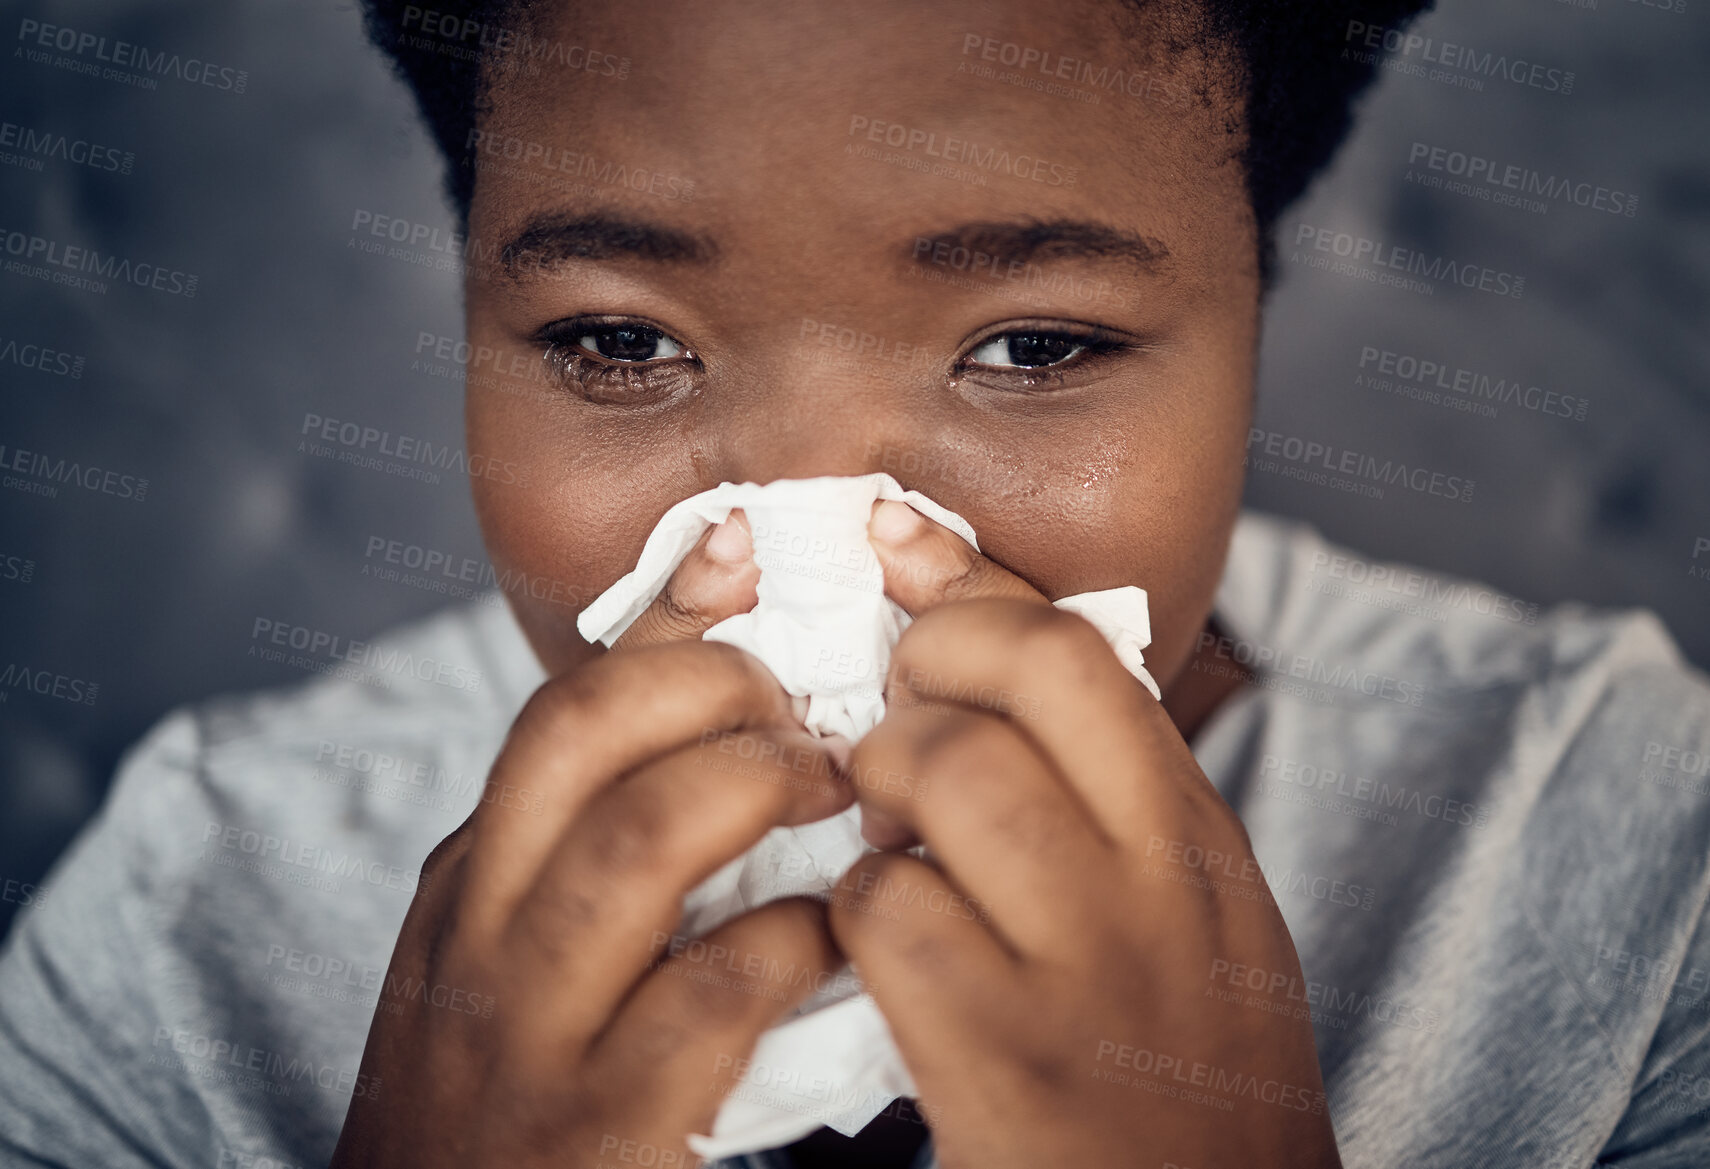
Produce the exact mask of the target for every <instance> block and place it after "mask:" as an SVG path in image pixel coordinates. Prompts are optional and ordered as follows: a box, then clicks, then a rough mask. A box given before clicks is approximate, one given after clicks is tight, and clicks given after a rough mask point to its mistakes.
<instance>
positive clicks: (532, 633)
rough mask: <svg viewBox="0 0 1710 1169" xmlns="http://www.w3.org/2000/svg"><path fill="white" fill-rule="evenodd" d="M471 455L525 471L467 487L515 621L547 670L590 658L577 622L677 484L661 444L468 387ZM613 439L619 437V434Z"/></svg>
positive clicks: (669, 449)
mask: <svg viewBox="0 0 1710 1169" xmlns="http://www.w3.org/2000/svg"><path fill="white" fill-rule="evenodd" d="M465 424H466V427H467V431H468V436H469V448H470V450H472V451H474V450H480V451H483V452H492V454H493V455H494V457H496V458H501V459H505V460H508V461H510V462H511V463H513V464H515V465H516V466H518V467H521V468H524V469H525V470H526V476H525V481H524V482H523V483H522V484H520V485H512V484H505V483H499V482H492V481H488V480H482V479H475V480H472V482H471V488H472V493H473V497H474V503H475V510H476V514H477V516H478V518H479V520H480V524H481V533H482V538H483V540H484V542H485V544H486V547H487V554H488V557H489V558H490V559H491V561H492V563H493V568H494V571H495V574H496V576H497V580H498V585H499V587H500V588H501V589H502V590H503V591H504V593H505V595H506V597H507V599H508V600H509V602H510V604H511V607H512V609H513V611H514V612H515V613H516V615H517V619H518V622H519V623H520V624H521V625H522V627H523V630H524V632H525V633H526V634H527V635H528V638H529V641H530V642H531V644H532V645H533V646H534V648H535V651H536V653H537V654H538V655H539V656H540V658H541V661H542V663H543V665H545V666H546V668H547V669H548V671H549V672H553V673H557V672H560V671H562V670H566V669H569V668H572V667H573V666H576V665H578V664H580V663H582V662H584V661H586V660H588V658H589V657H590V656H592V655H593V654H594V653H595V652H596V651H595V650H594V649H593V648H591V647H590V646H589V645H588V644H587V643H586V642H585V641H583V639H582V636H581V634H580V633H578V632H577V630H576V617H577V615H578V614H580V613H581V611H582V609H583V608H585V607H586V606H587V605H588V604H589V603H590V602H591V601H593V599H594V598H595V597H597V596H599V594H600V593H601V592H603V591H604V590H605V589H606V588H607V587H609V586H610V585H611V583H612V582H613V581H615V580H617V579H618V578H619V577H620V576H622V575H623V574H624V573H626V572H628V571H629V570H630V569H631V568H632V567H634V565H635V560H636V558H637V557H638V556H639V555H640V554H641V547H642V544H643V543H644V542H645V540H646V538H647V534H648V532H649V531H650V530H651V525H650V524H649V522H648V519H647V517H649V516H656V515H659V514H661V513H663V512H664V510H665V509H666V508H667V507H669V506H670V505H671V504H673V503H675V502H676V501H677V500H678V499H680V498H682V497H683V496H686V495H691V494H693V493H694V490H695V489H694V488H693V487H689V488H687V489H683V488H682V485H681V482H680V480H681V474H680V471H679V468H678V467H677V465H676V464H678V463H679V462H682V463H684V464H685V465H686V458H685V457H684V456H683V455H682V454H681V450H682V448H681V447H680V446H678V445H677V444H674V443H671V442H665V441H660V440H659V436H654V441H652V442H636V441H629V440H620V441H613V436H612V435H610V434H607V435H605V436H604V438H603V440H602V441H599V442H594V441H590V439H589V436H587V435H585V434H582V433H579V431H578V430H577V429H576V428H575V427H573V426H571V425H570V424H569V421H568V419H567V417H566V415H565V413H564V412H563V411H561V410H558V409H555V408H554V407H553V405H552V404H551V403H550V402H543V401H541V400H540V399H539V398H538V397H532V398H531V397H528V396H524V395H522V394H519V393H511V392H505V391H504V390H497V389H471V390H470V391H469V397H468V400H467V405H466V407H465ZM620 439H621V436H620Z"/></svg>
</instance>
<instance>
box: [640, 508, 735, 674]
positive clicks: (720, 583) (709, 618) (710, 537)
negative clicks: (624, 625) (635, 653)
mask: <svg viewBox="0 0 1710 1169" xmlns="http://www.w3.org/2000/svg"><path fill="white" fill-rule="evenodd" d="M759 581H760V566H759V565H757V564H755V563H754V542H753V539H752V537H751V536H750V535H749V532H748V517H746V516H745V515H743V514H742V512H741V511H740V510H737V511H733V512H731V513H730V518H728V519H726V520H725V521H724V523H722V524H715V525H714V526H712V527H710V528H708V529H707V530H706V531H705V532H703V533H702V534H701V538H700V540H698V541H697V542H696V543H695V546H694V547H693V548H691V549H689V554H688V555H687V556H685V557H683V562H682V563H681V564H679V565H677V571H676V572H674V573H672V574H671V579H670V580H668V581H666V582H665V587H664V588H663V589H661V590H660V592H659V595H658V596H657V597H654V598H653V603H652V604H651V605H649V606H647V608H646V609H645V610H643V611H642V614H641V616H639V617H637V618H636V619H635V622H634V624H632V625H631V626H630V627H629V628H628V629H626V630H624V632H623V636H621V637H619V638H618V639H617V641H616V642H615V643H613V645H612V648H613V649H614V650H620V649H639V648H640V647H642V646H645V645H662V644H664V643H665V642H668V641H698V640H700V636H701V634H703V633H705V632H706V631H707V630H709V629H711V628H712V627H713V626H714V625H717V624H718V623H719V622H720V621H723V620H724V619H725V618H726V617H734V616H736V614H738V613H746V612H748V610H750V609H752V608H753V607H754V606H755V605H756V604H757V603H758V602H759V597H758V595H757V594H756V593H755V586H756V585H757V584H758V583H759Z"/></svg>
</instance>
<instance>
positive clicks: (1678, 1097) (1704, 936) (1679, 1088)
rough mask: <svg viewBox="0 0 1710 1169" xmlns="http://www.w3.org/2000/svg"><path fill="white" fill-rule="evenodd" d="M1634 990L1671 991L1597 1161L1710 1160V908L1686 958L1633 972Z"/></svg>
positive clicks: (1647, 1165)
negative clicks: (1649, 971)
mask: <svg viewBox="0 0 1710 1169" xmlns="http://www.w3.org/2000/svg"><path fill="white" fill-rule="evenodd" d="M1628 990H1629V992H1630V993H1633V994H1644V995H1657V996H1666V998H1665V1003H1666V1005H1665V1007H1664V1009H1663V1013H1662V1017H1661V1019H1660V1021H1659V1022H1658V1025H1657V1030H1656V1034H1655V1036H1654V1037H1653V1038H1652V1041H1651V1045H1650V1048H1649V1050H1648V1051H1646V1053H1645V1058H1644V1061H1643V1063H1642V1064H1641V1066H1640V1068H1639V1070H1638V1075H1637V1076H1636V1078H1635V1080H1634V1083H1633V1090H1632V1098H1631V1101H1630V1103H1629V1104H1628V1106H1627V1111H1626V1112H1625V1113H1624V1114H1623V1115H1622V1117H1621V1120H1620V1123H1619V1124H1617V1126H1616V1128H1615V1131H1614V1132H1613V1133H1612V1134H1611V1135H1610V1137H1609V1140H1608V1141H1607V1142H1606V1143H1605V1145H1604V1147H1603V1150H1602V1152H1601V1153H1599V1155H1598V1159H1597V1164H1598V1165H1604V1166H1620V1167H1621V1169H1703V1167H1704V1166H1706V1165H1710V917H1707V916H1706V915H1705V914H1704V913H1703V912H1702V911H1701V912H1700V914H1699V918H1698V926H1697V929H1696V931H1695V932H1694V934H1693V937H1692V941H1691V943H1690V944H1689V946H1688V947H1687V950H1686V953H1685V956H1684V957H1683V958H1682V959H1681V962H1680V965H1679V966H1678V967H1677V968H1676V969H1675V970H1673V971H1670V972H1668V973H1667V974H1666V975H1665V976H1664V977H1661V978H1656V977H1651V978H1643V977H1639V978H1633V979H1630V980H1629V985H1628Z"/></svg>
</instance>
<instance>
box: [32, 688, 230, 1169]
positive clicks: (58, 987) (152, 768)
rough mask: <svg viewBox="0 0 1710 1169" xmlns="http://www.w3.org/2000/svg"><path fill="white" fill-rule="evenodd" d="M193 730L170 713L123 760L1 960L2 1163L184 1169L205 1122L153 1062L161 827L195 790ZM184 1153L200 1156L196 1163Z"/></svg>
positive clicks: (166, 877) (164, 867)
mask: <svg viewBox="0 0 1710 1169" xmlns="http://www.w3.org/2000/svg"><path fill="white" fill-rule="evenodd" d="M197 742H198V731H197V726H196V722H195V720H194V718H193V717H192V716H190V715H189V714H187V713H186V714H177V715H174V716H169V717H168V718H167V719H165V720H164V721H163V722H161V723H160V724H159V725H157V726H156V727H155V729H154V730H153V731H152V732H150V734H149V735H148V736H146V737H145V738H144V739H143V740H142V741H141V742H140V743H139V744H138V745H137V746H136V747H135V748H133V750H132V751H131V752H130V754H129V755H128V756H127V758H126V759H125V761H124V762H123V763H122V764H121V766H120V769H119V772H118V776H117V779H116V780H115V782H114V785H113V790H112V792H111V793H110V795H109V796H108V799H107V802H106V804H105V806H104V807H103V809H102V810H101V812H100V813H99V814H98V815H97V817H96V819H95V820H94V821H93V822H92V823H91V824H90V825H89V826H88V827H87V828H86V829H85V830H84V831H83V833H82V834H81V835H80V836H79V837H78V839H77V840H76V842H75V843H74V844H73V845H72V847H71V848H70V850H68V852H67V853H66V855H65V856H63V857H62V858H61V859H60V861H59V863H58V864H57V865H56V866H55V868H54V870H53V871H52V873H50V874H49V876H48V878H47V879H46V880H45V881H44V882H43V888H44V889H45V890H46V892H45V893H44V894H43V895H42V897H41V899H40V901H39V902H38V903H37V904H35V905H33V906H31V907H30V908H28V909H26V910H25V911H24V913H23V914H22V915H21V916H20V917H19V918H18V919H17V920H16V922H15V924H14V926H13V930H12V934H11V937H10V938H9V939H8V941H7V944H6V947H5V950H4V952H3V953H0V1100H3V1101H4V1105H3V1106H0V1161H3V1162H4V1163H5V1164H8V1165H12V1164H19V1165H101V1166H110V1167H114V1169H127V1167H130V1166H149V1167H155V1166H164V1165H189V1164H195V1163H200V1162H201V1161H205V1159H206V1158H205V1152H206V1150H207V1148H208V1147H209V1146H208V1143H207V1142H208V1135H209V1133H208V1123H207V1116H206V1113H205V1111H204V1110H203V1109H202V1108H201V1107H200V1105H199V1101H198V1100H197V1098H196V1096H195V1094H194V1093H193V1092H190V1091H188V1090H187V1088H186V1086H185V1085H184V1084H183V1083H182V1081H181V1080H180V1079H179V1078H178V1077H174V1076H169V1075H164V1074H162V1073H161V1072H160V1071H159V1070H158V1069H155V1068H151V1067H149V1066H147V1064H148V1059H149V1053H150V1052H151V1050H152V1048H151V1043H152V1037H153V1036H154V1035H155V1034H156V1033H157V1032H156V1028H157V1026H158V1025H159V1024H160V1023H161V1021H162V1018H161V1016H162V1012H161V1011H160V1009H159V1007H160V1004H159V1003H158V1002H156V1001H155V996H156V994H157V993H158V987H157V984H156V982H155V980H154V978H152V977H151V974H152V973H153V971H154V968H155V967H156V966H157V964H158V958H159V955H158V949H159V946H160V938H161V932H160V929H159V925H158V921H159V916H158V915H159V912H160V911H159V908H158V906H157V904H156V903H155V898H156V897H157V896H159V890H160V889H161V887H162V885H163V884H170V883H171V882H172V880H173V876H174V874H173V872H172V870H171V868H170V866H169V864H168V863H167V857H165V856H162V855H157V854H160V853H162V851H163V849H162V848H161V842H162V841H163V840H164V839H166V837H165V836H163V833H162V831H161V830H162V828H163V819H164V818H165V817H167V816H171V815H173V812H174V809H180V810H181V809H182V807H183V805H184V800H185V799H186V798H189V795H190V793H191V792H192V791H193V789H194V783H193V775H194V769H195V761H196V758H197ZM190 1150H201V1153H202V1155H199V1156H192V1155H191V1154H190V1152H189V1151H190Z"/></svg>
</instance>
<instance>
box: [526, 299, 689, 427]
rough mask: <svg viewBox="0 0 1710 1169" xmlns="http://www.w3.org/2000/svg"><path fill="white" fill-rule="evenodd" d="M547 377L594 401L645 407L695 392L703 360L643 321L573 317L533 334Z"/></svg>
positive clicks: (668, 335)
mask: <svg viewBox="0 0 1710 1169" xmlns="http://www.w3.org/2000/svg"><path fill="white" fill-rule="evenodd" d="M534 340H535V342H536V343H537V344H539V345H541V346H542V347H543V349H544V354H543V355H544V357H545V361H546V368H547V372H548V375H549V377H550V378H551V379H552V380H554V381H556V382H558V383H559V384H561V385H564V386H565V387H567V388H569V389H571V390H573V391H575V392H576V393H578V394H580V395H581V396H582V397H584V398H586V399H588V400H589V401H590V402H600V403H608V404H613V405H646V404H649V403H652V402H659V401H663V400H665V399H667V398H670V397H673V396H675V395H676V394H678V393H680V392H686V391H689V390H692V389H693V382H692V375H693V374H695V373H697V372H699V370H700V368H701V362H700V358H698V357H696V356H695V355H694V354H693V353H691V352H690V351H689V349H688V347H687V346H685V345H684V344H682V342H680V341H678V340H677V339H676V338H674V337H672V336H671V335H670V334H668V333H666V332H665V331H664V330H663V329H660V328H658V327H657V326H655V325H650V324H648V323H646V322H645V321H635V320H624V319H621V318H619V319H603V318H598V317H571V318H569V319H566V320H562V321H554V322H553V323H552V324H550V325H547V326H546V327H545V328H543V329H541V330H540V332H539V333H537V334H536V335H535V338H534Z"/></svg>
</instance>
